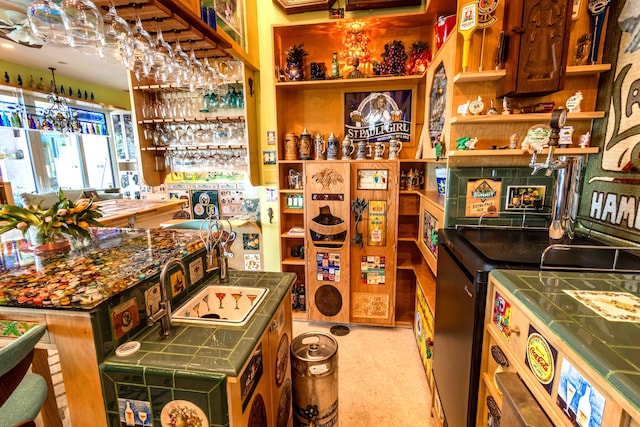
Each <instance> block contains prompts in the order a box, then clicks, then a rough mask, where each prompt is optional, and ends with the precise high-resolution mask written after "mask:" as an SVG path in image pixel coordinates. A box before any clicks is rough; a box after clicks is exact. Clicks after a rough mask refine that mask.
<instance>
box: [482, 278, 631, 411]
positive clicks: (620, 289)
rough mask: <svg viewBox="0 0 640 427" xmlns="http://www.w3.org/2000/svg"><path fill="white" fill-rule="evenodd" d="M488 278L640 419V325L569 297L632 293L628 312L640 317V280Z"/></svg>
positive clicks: (618, 299)
mask: <svg viewBox="0 0 640 427" xmlns="http://www.w3.org/2000/svg"><path fill="white" fill-rule="evenodd" d="M490 274H491V276H492V277H493V278H494V279H496V280H497V281H498V282H499V283H500V284H501V285H502V286H504V287H505V288H506V289H507V290H508V291H509V292H511V293H512V294H513V295H514V296H515V298H516V299H518V300H519V301H520V302H521V303H522V304H524V305H525V306H526V307H527V308H529V310H530V311H531V313H532V315H533V316H536V317H537V318H538V319H539V320H540V321H541V322H542V323H543V324H545V325H546V326H547V327H548V328H549V329H550V330H551V331H552V332H553V333H555V334H556V336H557V338H558V339H559V340H562V341H564V342H565V343H566V344H567V345H568V346H569V348H571V349H572V350H573V351H574V352H575V354H576V356H577V357H581V358H582V359H583V360H584V361H585V362H587V363H588V364H589V365H590V366H592V367H593V370H594V371H595V373H596V374H597V375H600V376H601V377H602V378H603V379H604V380H605V381H606V382H608V383H609V384H610V385H611V387H612V388H613V390H614V391H615V392H617V393H618V394H619V399H620V400H621V401H622V400H626V401H627V403H628V405H629V407H631V408H633V409H635V411H636V413H637V414H640V340H638V337H640V322H638V320H636V321H635V322H629V321H612V320H608V319H607V318H605V317H603V316H601V315H599V314H598V313H596V312H595V311H593V310H592V309H590V308H589V307H587V306H586V305H585V304H583V303H581V302H580V301H578V300H577V299H575V298H574V297H573V296H571V295H569V294H567V293H566V292H565V291H570V292H571V291H578V290H579V291H596V292H603V294H601V295H604V296H605V297H606V296H607V295H606V294H604V292H615V293H625V294H630V297H631V298H632V299H635V300H636V303H635V304H632V305H631V306H629V307H627V309H628V312H631V313H635V314H634V316H635V317H636V318H640V305H637V301H640V275H638V274H622V273H615V274H614V273H586V272H582V273H571V272H558V271H554V272H551V271H543V272H538V271H517V270H492V271H491V273H490ZM612 300H613V301H614V304H615V300H617V301H621V299H620V298H619V297H618V298H612Z"/></svg>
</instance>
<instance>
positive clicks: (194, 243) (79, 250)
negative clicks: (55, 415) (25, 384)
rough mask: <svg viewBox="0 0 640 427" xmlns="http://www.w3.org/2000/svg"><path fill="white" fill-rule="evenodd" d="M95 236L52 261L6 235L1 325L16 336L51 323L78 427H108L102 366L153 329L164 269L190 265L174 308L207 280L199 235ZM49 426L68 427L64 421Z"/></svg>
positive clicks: (180, 277)
mask: <svg viewBox="0 0 640 427" xmlns="http://www.w3.org/2000/svg"><path fill="white" fill-rule="evenodd" d="M91 233H92V236H93V238H92V239H91V240H90V241H84V242H72V248H71V250H70V251H67V252H61V253H57V254H49V255H46V256H40V255H36V254H34V253H32V252H30V251H29V249H28V245H27V243H26V241H25V240H23V239H20V238H17V239H15V240H6V237H7V236H5V235H3V239H5V240H4V241H3V242H2V259H1V260H2V269H1V270H0V325H2V327H1V329H2V331H4V332H5V333H7V335H11V334H13V335H15V333H14V332H15V330H16V329H17V330H18V332H19V331H20V329H21V328H22V329H24V326H23V325H26V324H28V323H30V322H31V323H41V324H45V325H46V326H47V334H46V335H45V339H44V340H43V341H42V342H41V343H40V344H39V345H40V347H42V348H51V349H57V350H58V355H59V360H60V367H61V370H62V379H63V382H64V387H65V393H66V397H67V402H68V407H69V416H70V418H71V422H72V424H73V425H84V424H86V421H87V419H89V418H88V417H89V416H90V417H91V420H92V426H104V427H106V426H107V424H106V422H107V418H106V411H105V408H104V401H103V399H102V389H101V383H100V372H99V368H98V364H99V363H100V361H102V360H103V359H104V358H105V357H106V355H107V354H109V353H110V352H112V351H113V350H114V348H116V347H117V346H118V345H119V344H121V343H122V342H123V341H126V340H128V339H130V336H131V335H134V334H136V333H138V332H140V331H141V330H142V329H144V328H147V326H146V320H147V316H148V310H149V303H148V301H147V298H148V297H149V295H151V294H152V291H153V290H154V289H159V287H158V277H159V272H160V270H161V269H162V267H163V265H164V264H165V263H166V261H167V260H169V259H172V258H179V259H182V260H183V262H184V263H185V265H186V266H187V271H185V272H182V271H181V270H179V269H176V268H174V269H172V270H171V271H170V272H169V275H170V276H171V277H172V279H173V281H175V283H176V286H175V288H173V289H172V292H171V300H172V302H174V303H177V302H179V301H180V300H184V299H185V298H187V297H188V296H189V295H190V294H191V292H193V290H194V289H195V288H196V287H197V286H198V285H200V284H201V283H203V282H204V281H205V280H206V279H207V277H206V274H205V272H204V265H205V264H204V263H205V259H204V258H205V253H204V249H203V244H202V242H201V239H200V237H199V234H198V233H197V232H181V233H176V232H175V231H171V230H160V229H118V228H96V229H92V230H91ZM173 281H172V283H173ZM7 339H8V338H7ZM43 373H44V375H43V376H44V377H45V378H50V377H51V376H50V374H48V373H46V372H44V371H43ZM44 422H45V426H47V427H48V426H53V425H60V424H59V422H60V421H59V420H57V423H56V422H54V420H51V419H45V420H44Z"/></svg>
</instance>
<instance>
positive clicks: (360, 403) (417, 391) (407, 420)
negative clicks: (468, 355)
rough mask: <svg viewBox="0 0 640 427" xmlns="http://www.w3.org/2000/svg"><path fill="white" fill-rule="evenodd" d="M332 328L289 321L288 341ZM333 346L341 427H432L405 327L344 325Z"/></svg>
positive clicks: (425, 390) (423, 379) (415, 352)
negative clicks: (345, 329) (345, 331)
mask: <svg viewBox="0 0 640 427" xmlns="http://www.w3.org/2000/svg"><path fill="white" fill-rule="evenodd" d="M331 326H333V325H331V324H326V323H309V322H304V321H298V320H294V322H293V335H294V337H295V336H297V335H299V334H301V333H304V332H309V331H319V332H323V333H325V334H328V335H331V333H330V331H329V329H330V327H331ZM349 329H350V332H349V334H348V335H345V336H341V337H340V336H334V338H335V339H336V340H337V342H338V384H339V385H338V416H339V422H340V426H341V427H360V426H367V427H371V426H376V427H395V426H398V427H405V426H411V427H432V426H435V421H434V420H433V418H431V416H430V411H429V405H430V403H431V394H430V392H429V388H428V385H427V379H426V375H425V373H424V369H423V367H422V362H421V360H420V355H419V354H418V349H417V346H416V343H415V339H414V336H413V330H412V329H410V328H381V327H367V326H352V325H349Z"/></svg>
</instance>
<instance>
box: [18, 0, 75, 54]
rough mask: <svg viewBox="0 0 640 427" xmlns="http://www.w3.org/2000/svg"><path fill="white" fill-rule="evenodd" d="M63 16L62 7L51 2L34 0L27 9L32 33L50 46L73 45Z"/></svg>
mask: <svg viewBox="0 0 640 427" xmlns="http://www.w3.org/2000/svg"><path fill="white" fill-rule="evenodd" d="M63 16H64V12H63V11H62V9H61V8H60V6H58V5H57V4H56V3H54V2H53V1H49V0H34V1H33V2H32V3H31V4H30V5H29V8H28V9H27V19H28V20H29V25H30V26H31V31H33V34H35V36H36V37H39V38H41V39H42V40H44V41H45V42H46V43H47V44H49V45H65V46H66V45H69V44H70V43H71V38H70V37H69V34H68V33H67V29H66V28H65V25H64V18H63Z"/></svg>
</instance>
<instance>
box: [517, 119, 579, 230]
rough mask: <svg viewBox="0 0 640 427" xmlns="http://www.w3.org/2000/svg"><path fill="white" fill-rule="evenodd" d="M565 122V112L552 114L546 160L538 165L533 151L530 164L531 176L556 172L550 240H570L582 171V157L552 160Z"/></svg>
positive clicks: (575, 216)
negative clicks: (540, 172) (565, 238)
mask: <svg viewBox="0 0 640 427" xmlns="http://www.w3.org/2000/svg"><path fill="white" fill-rule="evenodd" d="M565 119H566V111H562V110H554V112H553V113H552V115H551V123H550V127H551V135H549V144H548V147H549V152H548V154H547V158H546V160H545V161H544V163H538V161H537V154H538V152H539V151H537V150H534V151H533V153H532V155H531V161H530V162H529V167H531V168H532V169H533V171H532V172H531V175H535V174H536V173H538V172H539V171H540V170H541V169H545V175H546V176H551V175H552V174H553V172H554V171H557V173H556V176H555V177H554V182H553V205H552V207H551V224H550V225H549V238H551V239H554V240H559V239H562V238H564V237H565V236H566V237H568V238H569V239H573V235H574V229H575V222H576V219H577V212H578V203H579V196H580V187H581V183H582V168H583V167H584V156H582V155H577V156H572V157H569V156H560V157H558V158H557V159H554V158H553V154H554V151H555V148H556V147H557V146H558V142H559V139H560V129H561V128H562V126H563V125H564V121H565ZM540 150H542V148H540Z"/></svg>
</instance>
